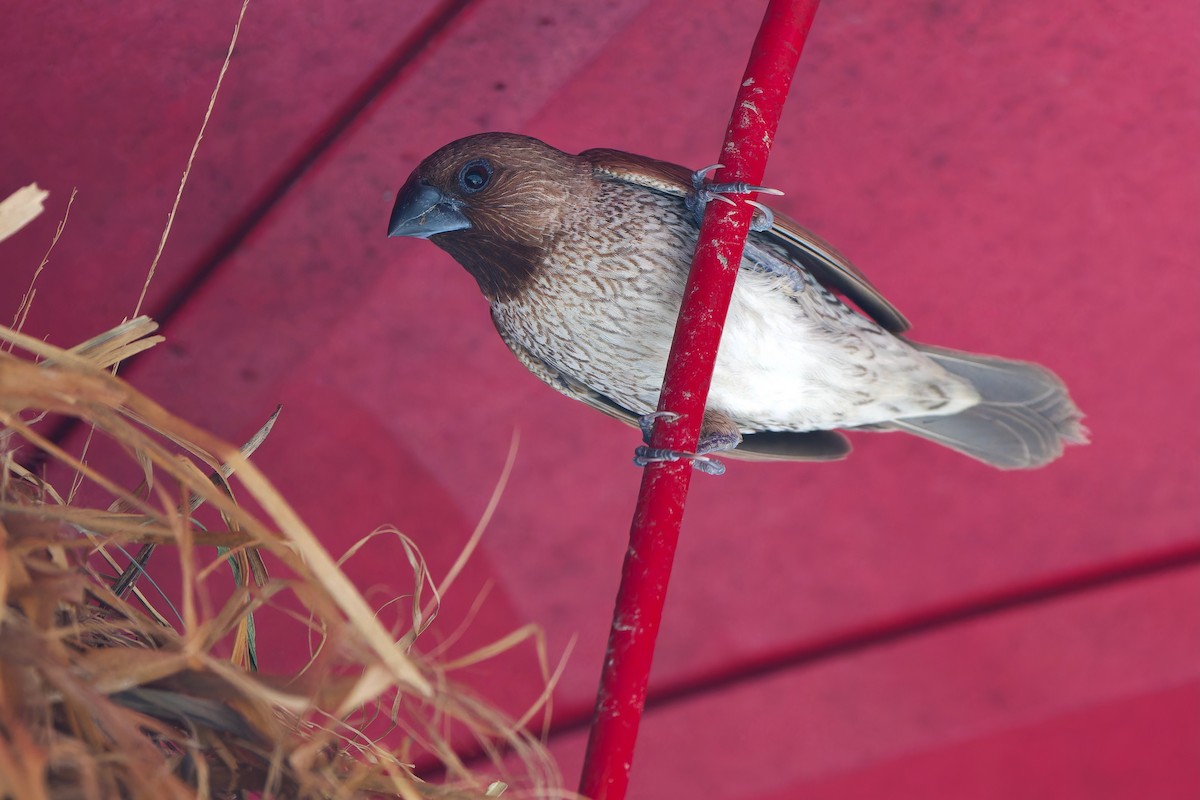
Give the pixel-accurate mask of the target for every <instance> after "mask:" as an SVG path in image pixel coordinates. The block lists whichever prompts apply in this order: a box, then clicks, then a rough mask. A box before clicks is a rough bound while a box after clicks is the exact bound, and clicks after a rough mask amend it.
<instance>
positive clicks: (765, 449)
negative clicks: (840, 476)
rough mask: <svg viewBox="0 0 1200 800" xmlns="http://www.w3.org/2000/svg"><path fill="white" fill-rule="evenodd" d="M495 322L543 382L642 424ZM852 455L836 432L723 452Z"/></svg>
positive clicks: (750, 437)
mask: <svg viewBox="0 0 1200 800" xmlns="http://www.w3.org/2000/svg"><path fill="white" fill-rule="evenodd" d="M492 322H493V324H495V325H496V330H497V331H498V332H499V333H500V338H501V339H503V340H504V343H505V344H506V345H508V349H509V350H511V351H512V353H513V355H514V356H516V357H517V360H518V361H520V362H521V363H522V364H523V365H524V366H525V369H527V370H529V371H530V372H532V373H533V374H534V375H535V376H536V377H537V378H538V379H539V380H540V381H542V382H543V383H545V384H547V385H548V386H550V387H552V388H554V389H556V390H558V391H559V392H561V393H562V394H565V395H566V396H567V397H570V398H573V399H575V400H578V401H579V402H581V403H584V404H586V405H589V406H591V407H592V408H594V409H596V410H597V411H600V412H602V413H604V414H607V415H608V416H610V417H612V418H613V419H616V420H619V421H621V422H624V423H625V424H626V425H629V426H631V427H634V428H637V427H639V425H638V415H637V414H635V413H633V412H632V411H630V410H629V409H627V408H625V407H623V406H621V405H620V404H618V403H616V402H614V401H613V400H612V398H610V397H607V396H606V395H604V394H601V393H600V392H597V391H595V390H594V389H591V388H589V387H588V386H586V385H585V384H583V383H580V382H579V381H577V380H574V379H573V378H571V377H569V376H567V375H564V374H563V373H562V372H560V371H559V370H557V369H555V368H554V367H552V366H550V365H549V364H547V363H546V362H545V361H542V360H541V359H540V358H538V357H537V356H535V355H534V354H533V353H531V352H529V350H528V349H526V348H525V346H524V345H522V344H521V343H520V342H518V341H517V340H516V339H515V338H514V337H513V336H511V335H510V334H509V333H508V332H507V331H505V330H504V328H503V327H502V326H501V325H500V324H499V323H497V322H496V318H495V317H494V316H493V317H492ZM849 454H850V441H849V440H848V439H847V438H846V437H845V436H842V435H841V434H840V433H837V432H836V431H805V432H802V433H786V432H779V431H767V432H764V433H747V434H743V435H742V441H741V444H739V445H738V446H737V448H736V449H735V450H732V451H730V452H727V453H723V454H722V455H726V456H729V457H730V458H740V459H743V460H746V461H836V460H838V459H842V458H845V457H846V456H847V455H849Z"/></svg>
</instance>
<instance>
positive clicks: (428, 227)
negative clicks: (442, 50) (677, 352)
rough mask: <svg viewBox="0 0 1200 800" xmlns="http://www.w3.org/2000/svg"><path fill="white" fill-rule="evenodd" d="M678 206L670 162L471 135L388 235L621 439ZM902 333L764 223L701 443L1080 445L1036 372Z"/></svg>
mask: <svg viewBox="0 0 1200 800" xmlns="http://www.w3.org/2000/svg"><path fill="white" fill-rule="evenodd" d="M692 191H693V186H692V183H691V174H690V172H689V171H688V170H686V169H685V168H683V167H679V166H676V165H673V164H667V163H665V162H659V161H654V160H652V159H647V158H643V157H640V156H635V155H631V154H628V153H622V152H620V151H613V150H590V151H587V152H584V153H581V154H580V155H578V156H572V155H569V154H566V153H563V152H561V151H558V150H555V149H554V148H551V147H549V146H547V145H545V144H543V143H542V142H539V141H537V140H535V139H531V138H528V137H523V136H516V135H513V134H481V135H478V136H472V137H468V138H466V139H461V140H459V141H457V142H453V143H451V144H449V145H447V146H446V147H444V148H442V149H441V150H439V151H438V152H436V153H434V154H433V155H432V156H430V157H429V158H427V159H426V160H425V161H424V162H422V163H421V165H420V166H419V167H418V168H417V169H416V170H415V171H414V172H413V174H412V176H411V177H410V178H409V180H408V182H407V183H406V184H405V186H404V187H403V188H402V189H401V190H400V193H399V196H398V197H397V202H396V208H395V210H394V211H393V215H392V220H391V225H390V229H389V233H391V234H392V235H408V236H420V237H423V238H429V239H430V240H431V241H432V242H433V243H434V244H436V245H438V246H439V247H441V248H442V249H444V250H445V251H447V252H448V253H450V254H451V255H452V256H453V257H454V258H455V259H456V260H457V261H458V262H459V263H460V264H462V265H463V266H464V267H465V268H466V269H467V271H468V272H470V273H471V275H473V276H474V277H475V279H476V281H478V283H479V287H480V289H481V291H482V292H483V294H484V296H485V297H487V299H488V301H489V302H490V304H491V308H492V317H493V320H494V321H495V324H496V328H497V329H498V330H499V332H500V335H501V336H502V337H503V339H504V341H505V342H506V343H507V344H508V346H509V348H510V349H511V350H512V351H513V353H514V354H515V355H516V356H517V357H518V358H519V359H520V360H521V362H522V363H523V364H524V365H525V366H526V367H528V368H529V369H530V371H532V372H533V373H534V374H535V375H537V377H539V378H541V379H542V380H543V381H545V382H547V383H548V384H550V385H551V386H553V387H554V388H556V389H558V390H559V391H560V392H563V393H564V394H567V395H569V396H571V397H574V398H576V399H579V400H582V401H584V402H586V403H588V404H589V405H592V406H594V407H596V408H598V409H600V410H602V411H604V412H605V413H607V414H609V415H611V416H614V417H617V418H618V419H621V420H622V421H625V422H629V423H631V424H636V420H637V418H638V417H639V416H641V415H643V414H647V413H649V412H651V411H653V410H654V408H655V406H656V404H657V399H658V392H659V386H660V384H661V381H662V374H663V369H664V366H665V362H666V355H667V352H668V349H669V346H670V341H671V336H672V332H673V329H674V324H675V316H676V314H677V312H678V309H679V304H680V300H681V297H682V292H683V286H684V282H685V280H686V276H687V269H688V265H689V263H690V260H691V255H692V252H693V250H694V249H695V244H696V236H697V230H698V226H697V218H696V214H695V213H694V212H693V211H691V210H689V208H688V206H687V204H686V203H685V199H686V198H687V197H688V195H689V194H690V193H691V192H692ZM834 291H836V292H840V293H842V294H844V295H846V296H847V297H848V298H849V299H850V300H852V301H853V302H854V303H855V304H856V305H858V306H859V307H860V308H862V309H863V310H864V311H866V312H867V314H869V315H870V316H864V315H862V314H859V313H857V312H855V311H854V310H852V309H851V308H850V307H849V306H847V305H846V303H844V302H842V300H840V299H839V298H838V297H836V296H835V294H834V293H833V292H834ZM907 327H908V323H907V320H905V319H904V317H903V316H902V315H901V314H900V313H899V311H897V310H896V309H895V308H894V307H893V306H892V305H891V304H890V303H888V301H887V300H886V299H884V298H883V296H882V295H881V294H879V292H878V291H877V290H876V289H875V288H874V287H873V286H872V285H871V284H870V282H869V281H868V280H867V279H866V278H865V277H864V276H863V275H862V274H861V273H860V272H858V270H857V269H855V268H854V267H853V266H852V265H851V264H850V263H849V262H848V261H846V260H845V259H844V258H843V257H842V256H841V255H840V254H838V253H837V251H836V250H834V249H833V248H832V247H830V246H829V245H827V244H826V243H824V242H822V241H821V240H820V239H818V238H817V237H815V236H814V235H812V234H811V233H809V232H808V231H805V230H804V229H803V228H801V227H799V226H798V225H796V224H795V223H794V222H792V221H791V220H788V219H786V218H783V217H782V216H778V215H777V216H776V217H775V220H774V224H773V225H772V227H771V228H770V229H769V230H765V231H761V232H755V233H752V234H751V236H750V239H749V241H748V244H747V249H746V256H745V258H744V260H743V263H742V267H741V270H740V272H739V276H738V283H737V287H736V289H735V291H734V296H733V300H732V303H731V306H730V313H729V317H728V319H727V321H726V327H725V333H724V336H723V339H722V344H721V349H720V351H719V353H718V359H717V366H716V371H715V374H714V378H713V385H712V389H711V391H710V395H709V401H708V412H707V413H706V420H705V432H707V433H720V432H729V431H736V432H740V434H741V436H742V439H741V442H740V443H739V444H738V446H737V450H736V451H735V452H734V453H731V455H738V456H743V457H748V458H787V459H827V458H838V457H841V456H844V455H845V454H846V453H847V452H848V451H849V446H848V444H847V442H846V440H845V438H844V437H842V436H841V435H839V434H837V433H835V432H833V431H832V429H835V428H862V429H869V430H905V431H908V432H910V433H914V434H916V435H919V436H923V437H925V438H928V439H931V440H933V441H937V442H939V443H940V444H943V445H946V446H949V447H952V448H954V449H957V450H959V451H961V452H964V453H966V454H968V455H971V456H972V457H975V458H978V459H980V460H983V461H985V462H987V463H990V464H993V465H995V466H998V467H1002V468H1020V467H1036V466H1040V465H1042V464H1044V463H1046V462H1048V461H1050V460H1052V459H1053V458H1055V457H1057V456H1058V455H1059V454H1060V453H1061V452H1062V447H1063V444H1064V443H1065V442H1082V441H1084V440H1085V439H1084V436H1085V434H1084V431H1083V429H1082V427H1081V425H1080V422H1079V420H1080V416H1081V415H1080V414H1079V412H1078V410H1077V409H1076V408H1075V406H1074V404H1073V403H1072V402H1071V400H1070V398H1069V396H1068V395H1067V392H1066V389H1065V387H1064V386H1063V385H1062V383H1061V382H1060V381H1059V380H1058V378H1057V377H1055V376H1054V375H1053V374H1052V373H1050V372H1049V371H1047V370H1045V369H1043V368H1041V367H1038V366H1036V365H1033V364H1027V363H1024V362H1016V361H1007V360H1003V359H997V358H993V357H990V356H977V355H972V354H966V353H958V352H955V351H950V350H943V349H940V348H933V347H929V346H926V345H921V344H918V343H914V342H911V341H909V340H908V339H907V338H905V337H903V336H901V335H900V334H902V333H903V332H904V331H905V330H906V329H907ZM734 438H735V439H736V434H735V435H734Z"/></svg>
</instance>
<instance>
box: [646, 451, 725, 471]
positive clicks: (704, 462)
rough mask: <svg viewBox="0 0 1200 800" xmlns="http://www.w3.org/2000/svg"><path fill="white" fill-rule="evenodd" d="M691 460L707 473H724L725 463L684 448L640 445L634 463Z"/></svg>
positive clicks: (694, 465)
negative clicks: (669, 448) (683, 449)
mask: <svg viewBox="0 0 1200 800" xmlns="http://www.w3.org/2000/svg"><path fill="white" fill-rule="evenodd" d="M684 460H686V461H691V462H692V466H693V467H695V468H696V469H698V470H700V471H701V472H703V473H704V474H705V475H723V474H724V473H725V465H724V464H722V463H721V462H720V461H717V460H716V459H715V458H710V457H708V456H702V455H699V454H698V453H687V452H684V451H682V450H667V449H664V448H661V447H639V448H637V449H636V450H634V451H633V463H634V465H636V466H639V467H644V466H646V465H648V464H654V463H656V462H662V461H684Z"/></svg>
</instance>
